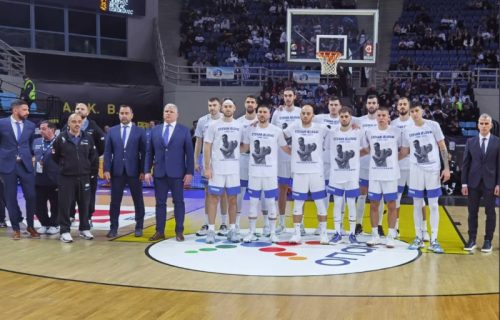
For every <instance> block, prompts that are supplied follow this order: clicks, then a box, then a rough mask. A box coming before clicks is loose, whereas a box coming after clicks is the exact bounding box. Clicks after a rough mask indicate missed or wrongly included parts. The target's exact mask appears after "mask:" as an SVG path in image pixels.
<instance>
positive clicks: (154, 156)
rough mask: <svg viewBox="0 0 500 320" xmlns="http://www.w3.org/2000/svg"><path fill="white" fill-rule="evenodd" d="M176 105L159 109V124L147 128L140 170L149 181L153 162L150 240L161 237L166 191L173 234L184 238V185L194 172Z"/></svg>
mask: <svg viewBox="0 0 500 320" xmlns="http://www.w3.org/2000/svg"><path fill="white" fill-rule="evenodd" d="M178 116H179V114H178V111H177V106H176V105H174V104H172V103H169V104H167V105H166V106H165V108H164V109H163V120H164V123H163V125H157V126H156V127H154V128H153V130H152V131H151V135H150V137H149V140H150V141H149V142H148V149H147V152H146V163H145V168H144V172H145V173H146V175H145V180H146V182H148V183H149V184H151V181H152V177H151V168H152V167H153V164H154V180H155V198H156V233H155V234H154V235H153V236H152V237H151V238H149V240H150V241H157V240H161V239H165V221H166V216H167V195H168V191H169V190H170V191H171V192H172V198H173V202H174V216H175V238H176V240H177V241H184V234H183V232H184V215H185V213H186V210H185V207H184V187H185V186H189V185H190V184H191V180H192V178H193V172H194V152H193V144H192V142H191V135H190V133H189V129H188V128H187V127H185V126H183V125H181V124H179V123H177V118H178Z"/></svg>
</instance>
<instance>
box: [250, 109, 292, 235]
mask: <svg viewBox="0 0 500 320" xmlns="http://www.w3.org/2000/svg"><path fill="white" fill-rule="evenodd" d="M270 117H271V109H270V108H269V106H267V105H261V106H259V107H258V109H257V118H258V124H257V126H250V127H249V128H248V129H247V130H246V131H245V133H244V135H243V146H242V151H247V150H250V162H249V173H248V175H249V177H248V194H249V196H250V210H249V215H248V219H249V226H250V228H249V229H250V230H249V231H250V232H249V233H248V234H247V235H246V236H245V238H244V239H243V241H244V242H252V241H255V240H258V238H257V237H256V236H255V227H256V221H257V212H258V206H259V200H260V198H261V196H262V195H263V196H264V202H265V203H266V207H267V208H268V212H269V214H268V216H269V220H271V221H270V223H268V228H269V239H270V240H271V242H277V241H278V237H277V236H276V197H277V196H278V149H280V148H282V149H283V150H287V149H288V146H287V143H286V141H285V136H284V135H283V130H281V128H278V127H276V126H274V125H272V124H270V123H269V118H270ZM262 233H263V234H264V235H265V234H266V231H263V232H262Z"/></svg>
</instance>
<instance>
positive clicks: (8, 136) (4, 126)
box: [0, 117, 35, 173]
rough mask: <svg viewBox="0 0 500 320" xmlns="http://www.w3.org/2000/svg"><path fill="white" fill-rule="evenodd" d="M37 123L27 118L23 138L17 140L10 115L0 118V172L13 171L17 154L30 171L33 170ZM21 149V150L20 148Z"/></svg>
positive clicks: (22, 133)
mask: <svg viewBox="0 0 500 320" xmlns="http://www.w3.org/2000/svg"><path fill="white" fill-rule="evenodd" d="M34 139H35V124H34V123H33V122H31V121H28V120H25V121H24V126H23V131H22V132H21V139H20V141H19V143H18V142H17V140H16V136H15V134H14V130H13V128H12V124H11V122H10V117H7V118H3V119H0V173H11V172H13V171H14V169H15V167H16V156H17V155H19V156H20V157H21V160H22V162H23V164H24V166H25V167H26V170H28V172H33V161H32V157H33V149H32V144H33V140H34ZM18 149H19V150H18Z"/></svg>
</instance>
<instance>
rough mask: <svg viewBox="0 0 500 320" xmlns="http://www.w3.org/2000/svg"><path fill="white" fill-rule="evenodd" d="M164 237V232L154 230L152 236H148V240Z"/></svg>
mask: <svg viewBox="0 0 500 320" xmlns="http://www.w3.org/2000/svg"><path fill="white" fill-rule="evenodd" d="M163 239H165V234H164V233H159V232H155V234H153V236H152V237H150V238H149V241H158V240H163Z"/></svg>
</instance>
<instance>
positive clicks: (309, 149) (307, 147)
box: [297, 137, 317, 162]
mask: <svg viewBox="0 0 500 320" xmlns="http://www.w3.org/2000/svg"><path fill="white" fill-rule="evenodd" d="M298 142H299V150H297V154H298V155H299V158H300V161H304V162H310V161H312V155H311V154H312V153H313V151H314V150H316V147H317V146H316V143H308V144H306V143H305V140H304V138H303V137H299V139H298Z"/></svg>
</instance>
